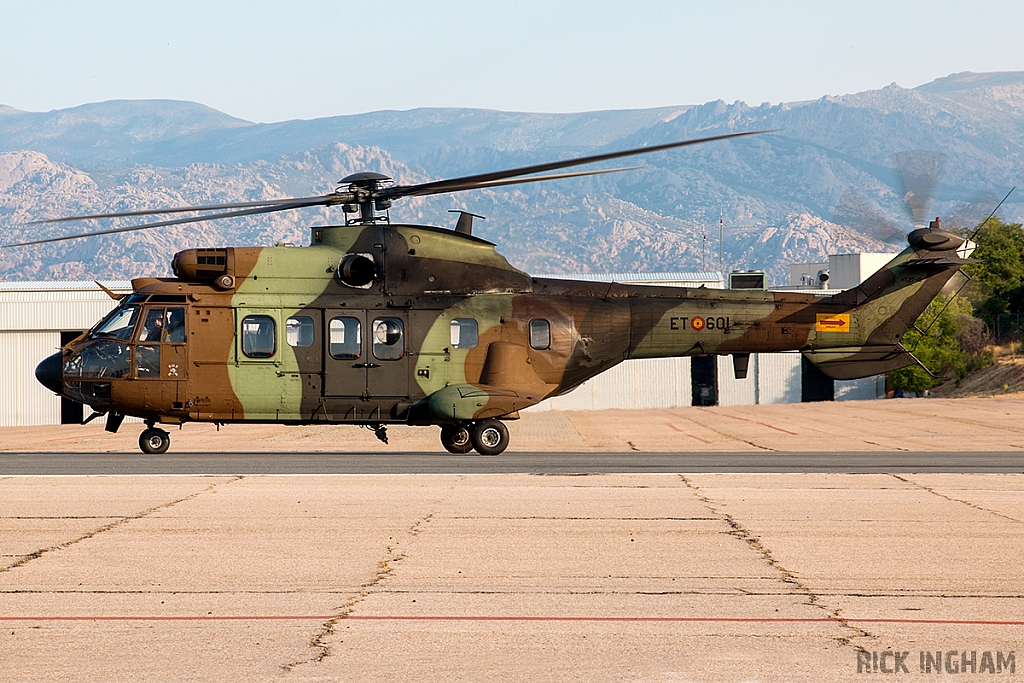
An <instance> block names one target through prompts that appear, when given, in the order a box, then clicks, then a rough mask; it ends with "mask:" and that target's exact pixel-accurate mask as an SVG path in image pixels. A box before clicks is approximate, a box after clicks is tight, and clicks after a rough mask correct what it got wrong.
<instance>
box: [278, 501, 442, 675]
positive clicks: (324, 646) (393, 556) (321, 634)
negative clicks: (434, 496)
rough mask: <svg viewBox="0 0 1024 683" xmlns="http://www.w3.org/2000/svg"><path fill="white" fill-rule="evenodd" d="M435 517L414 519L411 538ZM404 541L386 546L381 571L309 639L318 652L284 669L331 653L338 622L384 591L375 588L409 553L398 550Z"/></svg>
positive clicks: (409, 532)
mask: <svg viewBox="0 0 1024 683" xmlns="http://www.w3.org/2000/svg"><path fill="white" fill-rule="evenodd" d="M433 517H434V513H432V512H431V513H428V514H427V515H426V516H424V517H421V518H420V519H417V520H416V521H415V522H413V524H412V526H410V527H409V529H408V531H407V534H408V535H409V536H410V537H413V538H415V537H416V536H418V535H419V534H420V533H422V532H423V530H424V527H425V526H426V525H427V524H428V523H429V522H430V520H431V519H433ZM400 543H401V541H399V543H398V544H395V545H390V544H389V545H387V546H385V551H384V559H383V560H381V561H380V562H379V563H378V564H377V570H376V571H375V572H374V574H373V576H371V577H370V580H369V581H367V582H365V583H363V584H361V585H360V586H359V592H358V593H356V594H355V595H353V596H351V597H350V598H349V599H348V600H346V601H345V602H344V603H342V604H341V605H339V606H338V607H336V608H335V610H336V611H337V612H338V614H337V615H335V616H334V617H332V618H330V619H328V620H327V621H325V622H324V623H323V624H322V625H321V627H320V630H319V631H317V632H316V633H314V634H313V637H312V638H311V639H310V641H309V646H310V647H311V648H314V649H315V650H316V651H317V652H316V654H315V655H314V656H313V657H311V658H309V659H304V660H297V661H294V662H288V663H286V664H282V665H281V669H282V670H283V671H285V672H289V673H290V672H291V671H294V670H295V669H296V668H297V667H299V666H302V665H304V664H318V663H320V662H322V661H324V660H325V659H327V658H328V657H330V656H331V646H330V644H329V643H328V642H327V640H328V639H329V638H330V637H331V636H332V635H334V633H335V630H336V629H337V626H338V624H339V623H340V622H341V621H343V620H344V619H345V617H347V616H348V615H349V614H351V613H352V610H353V609H355V607H356V605H358V604H359V603H360V602H362V601H363V600H365V599H366V598H367V597H369V596H370V595H372V594H374V593H381V592H384V591H378V590H374V589H375V588H377V587H378V586H379V585H380V584H381V582H383V581H384V579H386V578H387V577H388V576H389V575H390V574H391V572H392V571H393V570H394V567H395V565H397V564H398V563H399V562H401V561H402V560H404V559H405V557H406V555H405V553H404V552H397V553H396V545H399V544H400Z"/></svg>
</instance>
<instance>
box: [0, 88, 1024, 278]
mask: <svg viewBox="0 0 1024 683" xmlns="http://www.w3.org/2000/svg"><path fill="white" fill-rule="evenodd" d="M753 129H775V130H777V131H778V132H775V133H770V134H766V135H763V136H759V137H756V138H746V139H743V140H738V141H734V142H725V143H712V144H709V145H705V146H700V147H695V148H688V149H686V150H680V151H675V152H667V153H657V154H652V155H648V156H645V157H640V158H639V159H638V160H637V162H635V163H637V164H640V165H642V168H640V169H638V170H635V171H630V172H626V173H620V174H614V175H608V176H601V177H598V178H589V179H579V180H564V181H557V182H552V183H541V184H536V185H526V186H522V187H519V188H509V189H506V190H500V191H499V190H488V191H475V192H467V193H461V194H456V195H451V196H447V197H435V198H429V199H406V200H403V201H401V202H399V203H398V204H396V206H395V208H394V209H393V211H392V220H393V221H396V222H398V221H401V222H428V223H433V224H439V225H448V224H450V223H451V222H452V221H451V216H450V215H449V214H448V213H447V211H448V210H449V209H455V208H465V209H468V210H471V211H473V212H474V213H478V214H483V215H485V216H487V220H486V221H483V222H479V223H478V226H479V227H478V234H480V235H481V236H483V237H485V238H487V239H490V240H492V241H494V242H496V243H498V244H499V248H500V250H501V251H502V252H503V253H504V254H506V255H507V256H508V257H509V259H510V260H511V261H512V262H513V263H514V264H516V265H518V266H519V267H522V268H525V269H527V270H530V271H533V272H540V271H543V272H573V271H589V272H610V271H633V270H637V271H656V270H680V269H690V270H695V269H700V268H701V266H702V264H703V265H704V266H705V267H706V268H709V269H710V268H717V265H718V250H719V244H718V235H719V230H718V219H719V216H720V215H722V216H723V218H724V224H725V231H724V234H725V239H724V252H725V259H724V260H725V266H726V268H763V269H765V270H768V271H769V272H770V273H772V275H773V277H774V279H775V281H776V282H781V281H783V280H784V278H785V277H786V273H787V267H788V264H789V263H791V262H798V261H820V260H824V257H825V256H826V255H827V254H828V253H830V252H831V253H836V252H844V251H878V250H885V249H898V248H900V244H901V243H902V240H903V237H902V230H903V229H906V228H908V227H909V225H908V221H907V220H906V217H905V214H904V213H903V211H902V204H901V201H900V197H901V195H902V190H901V189H899V185H898V183H897V182H896V179H895V174H894V171H893V166H894V161H893V154H894V153H896V152H900V151H903V150H907V149H931V150H939V151H942V152H943V153H945V154H946V156H947V161H946V166H945V170H944V172H943V174H942V176H940V186H939V187H938V189H937V192H936V201H935V203H934V207H933V212H934V213H936V214H941V215H943V216H944V217H949V216H955V217H957V221H958V222H961V223H967V222H971V221H975V220H979V219H980V218H982V217H984V215H985V214H986V213H987V211H988V210H990V209H991V207H992V206H994V203H995V201H996V200H995V199H994V197H995V196H996V195H998V196H1000V197H1001V196H1002V195H1003V194H1005V192H1006V190H1007V189H1009V187H1010V186H1011V185H1015V184H1019V183H1021V180H1022V179H1024V173H1022V171H1024V160H1022V154H1021V153H1022V152H1024V73H999V74H957V75H954V76H950V77H947V78H943V79H939V80H937V81H934V82H932V83H929V84H927V85H924V86H920V87H918V88H913V89H906V88H902V87H899V86H897V85H895V84H894V85H892V86H889V87H887V88H883V89H881V90H876V91H869V92H864V93H858V94H854V95H847V96H844V97H824V98H822V99H820V100H815V101H811V102H798V103H781V104H777V105H772V104H769V103H765V104H762V105H760V106H757V107H751V106H748V105H746V104H744V103H742V102H736V103H733V104H726V103H724V102H711V103H708V104H704V105H694V106H679V107H671V108H662V109H651V110H636V111H609V112H588V113H582V114H526V113H512V112H495V111H483V110H462V109H431V110H412V111H407V112H373V113H368V114H362V115H358V116H344V117H332V118H326V119H317V120H313V121H288V122H282V123H276V124H252V123H249V122H246V121H242V120H240V119H235V118H232V117H230V116H227V115H225V114H222V113H220V112H216V111H214V110H211V109H209V108H207V107H203V106H202V105H198V104H193V103H187V102H171V101H131V102H105V103H99V104H91V105H85V106H82V107H76V108H74V109H68V110H62V111H57V112H47V113H33V112H21V111H17V110H15V109H12V108H10V107H2V106H0V230H2V236H3V242H5V243H7V242H13V241H18V240H21V239H26V238H30V237H35V236H40V237H41V236H51V235H58V234H67V233H68V232H71V231H74V230H76V229H77V226H76V227H71V226H39V225H34V226H32V225H26V223H27V222H28V221H30V220H38V219H41V218H48V217H54V216H61V215H68V214H75V213H89V212H99V211H118V210H128V209H141V208H154V207H158V206H168V205H181V204H191V203H211V202H217V201H238V200H244V199H265V198H274V197H284V196H295V195H310V194H318V193H322V192H326V191H329V190H331V189H332V188H333V187H334V183H335V182H336V181H337V180H338V179H339V178H340V177H342V176H344V175H346V174H348V173H351V172H355V171H358V170H374V171H379V172H382V173H385V174H387V175H390V176H393V177H394V178H395V179H396V180H397V181H398V182H400V183H411V182H420V181H423V180H428V179H436V178H441V177H451V176H456V175H463V174H468V173H476V172H481V171H486V170H493V169H497V168H504V167H511V166H518V165H523V164H529V163H537V162H540V161H544V160H550V159H555V158H561V157H566V156H573V155H580V154H592V153H596V152H600V151H606V150H614V149H622V148H626V147H632V146H643V145H650V144H657V143H660V142H667V141H671V140H678V139H684V138H689V137H697V136H705V135H714V134H717V133H722V132H729V131H739V130H753ZM627 163H628V162H627ZM837 205H838V206H840V207H846V208H849V207H850V206H856V207H858V211H856V212H852V211H848V210H840V211H839V212H837V210H836V207H837ZM856 213H859V214H860V218H859V219H858V218H857V217H855V215H854V214H856ZM1001 215H1002V216H1003V217H1004V218H1007V219H1010V220H1020V219H1021V217H1022V215H1024V193H1021V194H1018V195H1016V196H1015V197H1012V198H1011V202H1009V203H1008V204H1007V205H1006V206H1005V207H1004V209H1003V211H1002V212H1001ZM865 217H867V218H866V219H865ZM833 218H835V221H836V222H837V223H839V224H838V225H837V224H835V223H833V222H832V221H833ZM340 219H341V214H340V211H337V210H333V211H325V210H317V209H307V210H303V211H296V212H292V213H291V214H287V215H282V214H276V215H273V216H269V217H254V218H249V219H244V218H240V219H232V220H230V221H223V222H220V223H211V224H209V225H204V224H200V225H196V226H186V227H178V228H173V229H168V230H163V231H152V232H149V233H133V234H127V235H123V236H119V237H101V238H91V239H88V240H81V241H77V242H64V243H56V244H50V245H43V246H40V247H25V248H16V249H5V250H0V277H3V278H6V279H13V278H25V277H28V278H48V277H75V278H92V277H125V276H130V275H140V274H163V273H166V272H167V269H168V264H169V260H170V256H171V255H172V254H173V252H174V251H176V250H178V249H181V248H187V247H192V246H198V245H212V244H268V243H274V242H279V241H290V242H298V243H304V242H306V241H307V239H308V238H307V234H308V227H309V226H310V225H317V224H319V225H322V224H325V223H331V222H337V221H338V220H340ZM886 223H888V224H891V225H896V226H897V229H892V228H891V227H883V226H884V224H886ZM117 224H118V223H117V222H116V221H104V222H102V223H100V222H95V223H93V224H91V225H88V224H87V225H86V226H84V227H101V226H102V227H106V226H112V225H117ZM704 234H707V236H708V240H707V243H706V249H704V248H702V246H703V239H702V236H703V235H704Z"/></svg>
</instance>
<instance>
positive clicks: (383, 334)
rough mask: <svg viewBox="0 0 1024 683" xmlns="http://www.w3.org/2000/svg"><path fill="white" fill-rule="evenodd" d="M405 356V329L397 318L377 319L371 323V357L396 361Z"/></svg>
mask: <svg viewBox="0 0 1024 683" xmlns="http://www.w3.org/2000/svg"><path fill="white" fill-rule="evenodd" d="M404 355H405V328H404V326H403V325H402V321H401V320H399V319H398V318H377V319H376V320H374V321H373V357H374V358H377V359H378V360H398V359H399V358H402V357H403V356H404Z"/></svg>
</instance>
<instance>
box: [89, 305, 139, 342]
mask: <svg viewBox="0 0 1024 683" xmlns="http://www.w3.org/2000/svg"><path fill="white" fill-rule="evenodd" d="M138 317H139V307H138V306H131V305H129V306H122V307H121V308H118V309H117V310H115V311H114V312H113V313H111V314H110V315H108V316H107V319H106V320H104V321H103V323H101V324H100V326H99V327H97V328H96V331H95V332H93V333H92V335H91V336H92V337H103V338H106V339H122V340H125V341H127V340H128V339H130V338H131V336H132V330H134V329H135V320H136V319H137V318H138Z"/></svg>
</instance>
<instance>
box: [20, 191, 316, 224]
mask: <svg viewBox="0 0 1024 683" xmlns="http://www.w3.org/2000/svg"><path fill="white" fill-rule="evenodd" d="M303 199H312V197H283V198H281V199H268V200H266V201H262V202H235V203H233V204H207V205H205V206H176V207H173V208H170V209H144V210H142V211H121V212H119V213H93V214H88V215H84V216H65V217H64V218H47V219H45V220H41V221H29V222H28V223H25V224H24V225H41V224H43V223H64V222H66V221H84V220H88V219H91V218H124V217H125V216H152V215H155V214H161V213H186V212H188V211H218V210H223V209H247V208H249V207H253V206H272V205H274V204H281V203H282V202H293V201H301V200H303Z"/></svg>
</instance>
